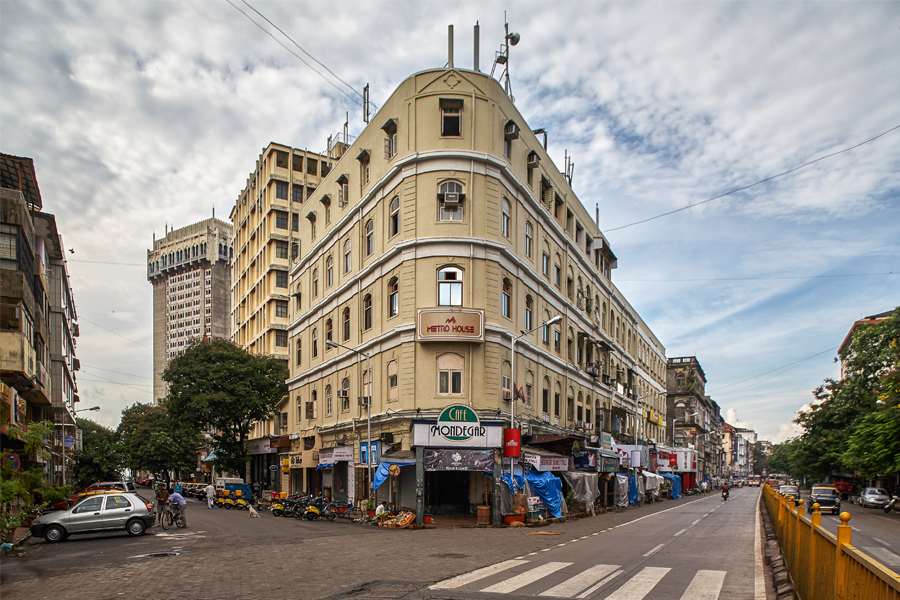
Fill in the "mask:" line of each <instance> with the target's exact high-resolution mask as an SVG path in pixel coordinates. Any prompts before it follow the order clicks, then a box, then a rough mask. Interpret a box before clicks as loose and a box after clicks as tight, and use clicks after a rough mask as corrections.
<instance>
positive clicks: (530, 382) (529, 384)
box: [525, 371, 534, 408]
mask: <svg viewBox="0 0 900 600" xmlns="http://www.w3.org/2000/svg"><path fill="white" fill-rule="evenodd" d="M533 390H534V373H533V372H532V371H525V406H526V407H528V408H531V406H532V402H533V400H532V394H533V393H534V391H533Z"/></svg>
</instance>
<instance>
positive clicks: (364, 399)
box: [357, 396, 369, 406]
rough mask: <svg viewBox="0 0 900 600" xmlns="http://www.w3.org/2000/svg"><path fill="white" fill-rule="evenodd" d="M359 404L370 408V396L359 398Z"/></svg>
mask: <svg viewBox="0 0 900 600" xmlns="http://www.w3.org/2000/svg"><path fill="white" fill-rule="evenodd" d="M357 403H358V404H359V405H360V406H368V405H369V397H368V396H359V397H358V398H357Z"/></svg>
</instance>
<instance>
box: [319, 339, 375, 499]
mask: <svg viewBox="0 0 900 600" xmlns="http://www.w3.org/2000/svg"><path fill="white" fill-rule="evenodd" d="M325 345H326V346H332V347H338V348H343V349H344V350H349V351H350V352H353V353H355V354H356V355H357V356H365V357H366V396H367V397H366V436H367V437H368V439H367V440H366V466H368V468H369V501H370V502H371V501H372V500H373V497H374V496H375V490H374V489H373V488H372V486H373V485H374V482H373V481H372V371H370V370H369V355H368V354H366V353H365V352H360V351H359V350H355V349H353V348H349V347H347V346H344V345H342V344H338V343H337V342H332V341H331V340H326V341H325ZM357 360H359V359H357Z"/></svg>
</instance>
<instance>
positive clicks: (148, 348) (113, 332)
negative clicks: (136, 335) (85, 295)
mask: <svg viewBox="0 0 900 600" xmlns="http://www.w3.org/2000/svg"><path fill="white" fill-rule="evenodd" d="M78 320H79V321H87V322H88V323H90V324H91V325H96V326H97V327H99V328H100V329H102V330H104V331H108V332H110V333H111V334H113V335H117V336H119V337H120V338H122V339H123V340H127V341H129V342H131V343H132V344H137V345H138V346H143V347H144V348H146V349H147V350H153V348H151V347H150V346H147V345H146V344H142V343H140V342H136V341H134V340H132V339H130V338H127V337H125V336H124V335H122V334H121V333H116V332H115V331H113V330H112V329H107V328H106V327H104V326H103V325H100V324H98V323H94V322H93V321H91V320H90V319H86V318H85V317H78Z"/></svg>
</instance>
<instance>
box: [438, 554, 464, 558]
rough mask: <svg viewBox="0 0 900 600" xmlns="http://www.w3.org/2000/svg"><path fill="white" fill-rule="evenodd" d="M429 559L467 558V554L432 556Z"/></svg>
mask: <svg viewBox="0 0 900 600" xmlns="http://www.w3.org/2000/svg"><path fill="white" fill-rule="evenodd" d="M431 558H469V555H468V554H432V555H431Z"/></svg>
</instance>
